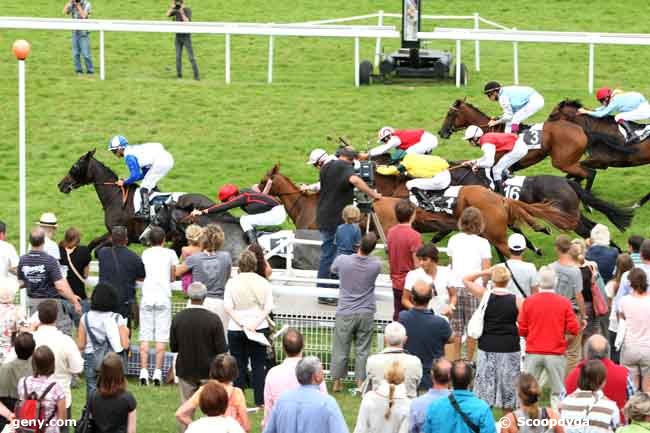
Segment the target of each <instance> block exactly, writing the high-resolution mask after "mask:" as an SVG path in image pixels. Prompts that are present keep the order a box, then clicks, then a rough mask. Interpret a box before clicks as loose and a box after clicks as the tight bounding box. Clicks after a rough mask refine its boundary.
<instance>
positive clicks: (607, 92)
mask: <svg viewBox="0 0 650 433" xmlns="http://www.w3.org/2000/svg"><path fill="white" fill-rule="evenodd" d="M611 96H612V89H610V88H609V87H601V88H600V89H598V91H597V92H596V99H597V100H599V101H602V100H603V99H605V98H609V97H611Z"/></svg>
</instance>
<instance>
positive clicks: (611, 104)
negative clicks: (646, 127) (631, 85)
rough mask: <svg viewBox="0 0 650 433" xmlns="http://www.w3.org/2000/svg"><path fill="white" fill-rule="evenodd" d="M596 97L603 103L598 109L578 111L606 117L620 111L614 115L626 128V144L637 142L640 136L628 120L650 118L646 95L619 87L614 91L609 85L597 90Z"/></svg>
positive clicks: (649, 107) (649, 106) (649, 105)
mask: <svg viewBox="0 0 650 433" xmlns="http://www.w3.org/2000/svg"><path fill="white" fill-rule="evenodd" d="M596 99H598V102H600V103H601V105H602V106H601V107H599V108H598V109H597V110H595V111H590V110H585V109H584V108H580V109H579V110H578V111H579V112H580V113H581V114H587V115H589V116H593V117H604V116H606V115H608V114H611V113H614V112H616V113H618V114H616V115H615V116H614V120H616V123H618V124H619V125H620V126H621V127H622V128H623V129H624V130H625V133H626V135H627V137H626V138H625V144H628V143H630V144H631V143H634V142H637V141H638V140H639V137H638V136H637V135H636V134H635V133H634V130H633V129H632V126H631V125H630V124H629V123H628V122H629V121H631V120H632V121H633V120H644V119H650V104H648V101H647V100H646V99H645V96H643V95H642V94H640V93H639V92H624V91H622V90H619V89H614V91H612V89H610V88H608V87H603V88H600V89H598V91H597V92H596Z"/></svg>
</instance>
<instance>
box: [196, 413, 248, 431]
mask: <svg viewBox="0 0 650 433" xmlns="http://www.w3.org/2000/svg"><path fill="white" fill-rule="evenodd" d="M216 432H219V433H245V432H244V429H243V428H242V427H241V426H240V425H239V423H238V422H237V421H235V420H234V419H233V418H231V417H229V416H209V417H208V416H206V417H203V418H199V419H197V420H196V421H194V422H193V423H192V424H190V425H189V426H188V427H187V430H185V433H216Z"/></svg>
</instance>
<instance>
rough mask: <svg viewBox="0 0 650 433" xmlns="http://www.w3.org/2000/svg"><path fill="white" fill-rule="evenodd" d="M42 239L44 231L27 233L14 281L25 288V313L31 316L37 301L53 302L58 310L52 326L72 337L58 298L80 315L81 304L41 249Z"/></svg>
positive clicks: (34, 230)
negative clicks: (25, 249)
mask: <svg viewBox="0 0 650 433" xmlns="http://www.w3.org/2000/svg"><path fill="white" fill-rule="evenodd" d="M45 237H46V236H45V232H44V231H43V229H42V228H40V227H35V228H33V229H32V231H31V232H30V234H29V243H30V245H31V249H30V250H29V252H28V253H27V254H25V255H23V256H21V257H20V261H19V263H18V279H19V280H21V281H22V284H23V285H24V286H25V288H26V289H27V307H28V314H29V315H32V314H34V313H35V312H36V309H37V308H38V305H39V304H40V303H41V302H45V301H46V300H48V299H54V300H56V302H57V305H58V309H59V311H58V314H57V322H56V327H57V328H58V329H60V330H61V331H63V332H64V333H66V334H68V335H72V321H71V320H70V317H69V316H68V315H66V314H64V310H63V304H62V301H61V297H63V298H65V299H67V300H68V301H70V303H72V305H73V307H74V310H75V311H76V312H77V313H80V312H81V304H80V303H79V298H78V297H77V296H75V294H74V293H73V292H72V289H70V286H69V285H68V282H67V281H66V280H65V279H64V278H63V277H62V276H61V270H60V269H59V263H58V262H57V260H56V259H55V258H54V257H52V256H50V255H49V254H47V253H46V252H45V251H44V250H43V244H44V243H45ZM57 251H58V249H57Z"/></svg>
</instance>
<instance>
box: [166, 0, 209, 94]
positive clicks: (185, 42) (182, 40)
mask: <svg viewBox="0 0 650 433" xmlns="http://www.w3.org/2000/svg"><path fill="white" fill-rule="evenodd" d="M167 16H168V17H170V18H174V21H176V22H181V23H188V22H190V21H192V9H191V8H189V7H187V6H186V5H185V0H174V1H173V2H172V4H171V5H170V6H169V9H168V10H167ZM175 45H176V76H177V77H178V78H179V79H181V78H183V47H185V50H186V51H187V57H188V59H189V60H190V64H191V65H192V72H194V79H195V80H197V81H198V80H200V79H201V78H200V76H199V66H198V65H197V64H196V59H195V58H194V49H193V48H192V34H191V33H176V42H175Z"/></svg>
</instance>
